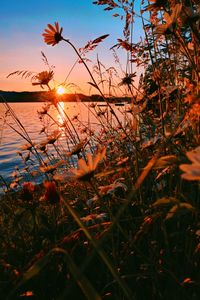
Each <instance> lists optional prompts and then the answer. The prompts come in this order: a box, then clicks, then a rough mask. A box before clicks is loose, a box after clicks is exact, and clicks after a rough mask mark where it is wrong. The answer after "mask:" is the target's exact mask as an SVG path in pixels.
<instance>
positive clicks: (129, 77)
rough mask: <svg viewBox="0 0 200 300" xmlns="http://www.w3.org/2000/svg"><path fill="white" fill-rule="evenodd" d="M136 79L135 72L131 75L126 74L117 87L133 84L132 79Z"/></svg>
mask: <svg viewBox="0 0 200 300" xmlns="http://www.w3.org/2000/svg"><path fill="white" fill-rule="evenodd" d="M134 77H136V72H134V73H133V74H126V75H125V77H123V78H122V81H121V82H120V84H119V85H128V86H129V85H131V84H132V83H133V81H134V80H133V78H134Z"/></svg>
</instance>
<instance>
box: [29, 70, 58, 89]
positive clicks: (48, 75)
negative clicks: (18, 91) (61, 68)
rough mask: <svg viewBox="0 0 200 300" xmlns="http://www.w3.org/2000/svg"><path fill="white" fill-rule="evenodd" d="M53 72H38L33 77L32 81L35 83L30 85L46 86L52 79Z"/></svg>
mask: <svg viewBox="0 0 200 300" xmlns="http://www.w3.org/2000/svg"><path fill="white" fill-rule="evenodd" d="M53 75H54V73H53V71H49V72H48V71H43V72H40V73H38V74H37V75H35V76H34V77H33V79H34V80H37V82H32V85H40V86H41V87H42V86H43V85H47V86H48V84H49V81H50V80H51V79H53Z"/></svg>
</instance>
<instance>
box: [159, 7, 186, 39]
mask: <svg viewBox="0 0 200 300" xmlns="http://www.w3.org/2000/svg"><path fill="white" fill-rule="evenodd" d="M181 10H182V4H176V5H175V7H174V9H173V12H172V14H171V15H169V14H168V13H167V12H165V13H164V19H165V21H166V23H165V24H160V25H157V26H156V28H155V32H156V33H157V34H158V37H157V39H158V38H159V37H160V36H161V35H163V34H164V35H165V34H170V33H173V31H174V29H175V27H176V24H177V19H178V17H179V15H180V13H181Z"/></svg>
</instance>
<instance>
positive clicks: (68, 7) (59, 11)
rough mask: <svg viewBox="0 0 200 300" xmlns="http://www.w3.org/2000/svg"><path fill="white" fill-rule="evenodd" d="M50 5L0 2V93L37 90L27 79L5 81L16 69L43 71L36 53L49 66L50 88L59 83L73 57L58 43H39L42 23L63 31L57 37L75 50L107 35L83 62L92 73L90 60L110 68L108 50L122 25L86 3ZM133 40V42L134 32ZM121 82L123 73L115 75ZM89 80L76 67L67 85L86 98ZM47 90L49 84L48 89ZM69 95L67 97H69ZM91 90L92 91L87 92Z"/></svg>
mask: <svg viewBox="0 0 200 300" xmlns="http://www.w3.org/2000/svg"><path fill="white" fill-rule="evenodd" d="M54 2H55V1H53V0H48V1H47V0H43V1H42V2H41V1H39V0H30V1H26V0H20V1H18V0H12V1H4V2H3V3H1V19H0V25H1V26H0V41H1V47H0V65H1V69H0V90H6V91H25V90H26V91H36V90H39V89H40V88H39V86H32V85H31V82H30V80H29V79H21V78H20V77H17V76H14V77H9V78H6V76H7V75H8V74H9V73H11V72H14V71H17V70H30V71H34V72H37V73H38V72H41V71H44V70H47V68H46V66H45V65H44V63H43V62H42V56H41V51H43V52H44V53H45V55H46V56H47V58H48V60H49V63H50V65H54V66H55V80H56V84H57V83H58V84H59V83H61V82H63V81H64V79H65V77H66V76H67V74H68V72H69V71H70V69H71V67H72V66H73V64H74V62H75V61H76V59H77V57H76V55H75V53H74V52H73V50H72V49H70V48H69V46H68V45H66V44H64V43H63V42H62V43H59V44H58V45H56V46H54V47H52V46H47V45H45V43H44V42H43V38H42V35H41V34H42V32H43V30H44V28H45V27H46V25H47V24H48V23H51V24H53V23H54V21H58V22H59V24H60V25H61V26H62V27H63V28H64V30H63V36H64V37H65V38H69V39H70V41H71V42H73V43H74V44H75V45H76V46H77V48H79V47H83V46H84V45H85V44H86V43H87V42H88V41H89V40H93V39H95V38H97V37H99V36H101V35H103V34H110V36H109V37H108V38H107V39H106V40H105V41H104V42H103V43H101V44H100V45H99V46H98V48H97V49H96V50H95V51H94V52H92V53H91V54H89V55H88V56H87V57H88V58H89V59H91V60H92V61H93V62H91V63H89V66H90V68H91V69H92V67H93V65H94V63H95V62H96V55H97V54H98V55H99V59H100V60H101V61H102V63H103V64H104V65H105V67H106V68H109V67H111V66H115V67H116V65H114V58H113V55H112V53H111V51H110V50H109V49H110V47H112V46H113V45H114V44H116V42H117V38H123V34H122V31H123V23H122V22H121V21H120V20H117V19H116V18H113V17H112V13H111V12H105V11H103V9H102V7H99V6H95V5H93V4H92V1H90V0H85V1H82V0H76V1H72V0H70V1H69V0H68V1H66V0H57V2H56V7H55V4H54ZM135 37H136V38H137V39H139V34H138V32H137V30H136V34H135ZM119 55H120V58H121V60H122V65H123V64H124V66H125V61H126V53H125V52H123V53H122V51H121V53H120V54H119ZM119 76H120V77H123V74H122V73H121V74H119ZM88 81H90V78H89V76H88V74H87V72H86V71H85V69H84V66H83V65H82V64H77V65H76V67H75V68H74V70H73V71H72V73H71V75H70V76H69V78H68V81H67V83H74V84H76V85H77V86H79V87H80V90H78V91H79V92H83V93H85V94H89V93H90V89H91V87H90V85H88V83H87V82H88ZM52 87H54V85H53V84H52ZM73 91H74V90H71V91H69V92H73ZM95 92H96V91H95V90H94V89H93V91H92V93H95Z"/></svg>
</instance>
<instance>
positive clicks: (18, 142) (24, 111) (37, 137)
mask: <svg viewBox="0 0 200 300" xmlns="http://www.w3.org/2000/svg"><path fill="white" fill-rule="evenodd" d="M44 105H45V104H44V103H12V104H10V106H11V108H12V109H13V111H14V112H15V114H16V116H17V117H18V119H19V120H20V122H21V123H22V124H23V126H24V127H25V128H26V131H27V132H28V134H29V135H30V137H31V139H32V141H34V142H35V143H36V144H38V143H39V142H41V141H42V140H44V139H45V135H44V133H40V131H41V130H42V128H43V127H44V124H43V123H42V122H41V121H40V119H39V116H38V111H41V110H42V108H43V107H44ZM60 105H61V106H62V108H63V109H64V111H65V112H66V113H67V115H68V116H69V118H73V117H74V116H76V115H78V119H79V120H80V121H81V123H82V125H83V126H84V125H85V126H88V124H90V126H91V127H92V128H93V129H95V130H97V131H98V130H99V125H98V120H97V119H96V118H95V117H94V115H93V114H92V112H91V111H92V110H93V109H92V108H91V111H90V110H88V108H87V106H88V105H89V103H77V102H76V103H62V102H61V103H60ZM113 108H114V109H115V111H116V112H117V114H118V116H119V118H121V117H122V113H121V111H123V109H124V107H117V106H115V105H114V104H113ZM98 109H101V110H105V109H106V107H103V106H100V105H99V104H98V107H97V110H98ZM49 112H50V114H51V116H52V117H53V118H54V119H55V120H56V121H57V122H58V123H59V124H62V117H61V116H62V112H61V115H60V114H59V113H58V111H57V110H56V109H55V108H54V107H51V108H50V110H49ZM5 113H6V108H5V107H4V106H3V104H0V175H1V176H2V177H3V178H4V179H6V180H8V179H9V177H10V175H11V174H12V172H13V171H15V168H16V167H19V168H20V169H21V168H23V167H24V164H23V162H22V159H21V157H20V156H19V155H18V154H17V152H18V151H21V147H22V146H23V145H25V144H26V143H27V142H26V141H25V140H24V139H23V138H22V137H21V136H20V135H19V133H17V132H16V131H15V130H18V131H20V132H21V130H20V129H19V128H18V127H17V125H16V123H15V122H14V121H13V118H12V117H11V116H10V115H9V113H8V116H7V117H6V121H7V122H8V123H9V124H10V125H11V126H13V127H14V128H15V130H13V129H12V128H11V127H10V126H8V125H7V124H6V123H4V118H5ZM108 118H112V115H111V114H108ZM52 124H53V122H52V121H49V123H48V124H45V125H46V126H48V128H49V133H51V132H52V131H53V130H55V129H56V126H55V124H54V125H52ZM74 124H76V123H74ZM77 130H78V129H77Z"/></svg>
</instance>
